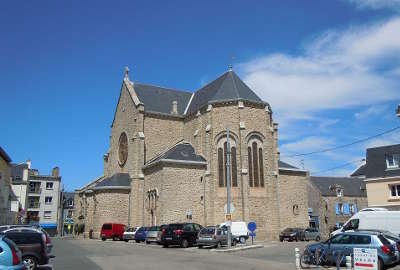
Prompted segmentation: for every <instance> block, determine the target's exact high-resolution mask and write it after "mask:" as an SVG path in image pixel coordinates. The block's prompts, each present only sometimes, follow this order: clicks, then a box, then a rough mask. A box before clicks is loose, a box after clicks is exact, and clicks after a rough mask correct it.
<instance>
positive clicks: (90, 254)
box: [51, 238, 304, 270]
mask: <svg viewBox="0 0 400 270" xmlns="http://www.w3.org/2000/svg"><path fill="white" fill-rule="evenodd" d="M52 241H53V244H54V249H53V250H54V252H53V253H54V255H56V258H55V259H53V260H52V262H51V263H52V265H53V269H57V270H64V269H65V270H67V269H68V270H71V269H85V270H86V269H87V270H94V269H115V270H120V269H121V270H122V269H135V270H136V269H146V270H147V269H149V270H150V269H157V270H159V269H163V270H177V269H185V270H186V269H187V270H192V269H193V270H200V269H201V270H212V269H218V270H232V269H241V270H242V269H243V270H246V269H249V270H253V269H276V270H280V269H282V270H283V269H285V270H286V269H295V266H294V247H295V245H297V246H300V247H301V246H304V244H303V243H284V244H283V245H282V244H281V243H270V244H265V245H266V247H265V248H260V249H252V250H246V251H240V252H235V253H216V252H213V251H211V250H210V249H198V248H188V249H182V248H162V247H161V246H157V245H146V244H136V243H134V242H129V243H125V242H118V241H116V242H114V241H106V242H102V241H98V240H72V239H70V240H66V239H57V238H55V239H53V240H52Z"/></svg>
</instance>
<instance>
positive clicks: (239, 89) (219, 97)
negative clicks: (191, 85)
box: [187, 70, 267, 114]
mask: <svg viewBox="0 0 400 270" xmlns="http://www.w3.org/2000/svg"><path fill="white" fill-rule="evenodd" d="M237 100H247V101H253V102H256V103H261V104H267V103H265V102H264V101H262V100H261V99H260V98H259V97H258V96H257V95H256V94H255V93H254V92H253V91H252V90H251V89H250V88H249V87H248V86H247V85H246V84H245V83H244V82H243V81H242V80H241V79H240V78H239V76H238V75H236V73H235V72H233V71H232V70H230V71H228V72H225V73H224V74H222V75H221V76H220V77H218V78H217V79H215V80H214V81H212V82H210V83H209V84H207V85H206V86H204V87H202V88H201V89H199V90H197V91H196V92H195V93H194V96H193V99H192V101H191V102H190V104H189V108H188V111H187V113H188V114H190V113H193V112H195V111H197V110H198V109H200V108H201V107H203V106H204V105H207V104H212V103H216V102H223V101H237Z"/></svg>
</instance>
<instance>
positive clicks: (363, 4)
mask: <svg viewBox="0 0 400 270" xmlns="http://www.w3.org/2000/svg"><path fill="white" fill-rule="evenodd" d="M167 2H168V3H167ZM399 11H400V3H399V1H397V0H394V1H385V0H381V1H380V0H365V1H358V0H338V1H301V2H300V1H268V2H267V1H263V2H262V3H261V2H260V1H246V3H245V2H243V1H198V2H193V1H158V2H156V1H152V2H149V1H68V2H62V3H61V2H55V1H40V2H38V1H35V2H27V1H26V2H15V1H7V2H3V3H2V4H1V8H0V36H1V42H0V81H1V87H0V101H1V108H2V111H3V115H2V117H1V119H2V120H1V132H0V144H1V146H2V147H3V148H4V149H5V150H6V151H7V152H8V153H9V155H10V156H11V158H12V159H13V161H14V162H23V161H25V160H27V159H28V158H30V159H32V165H33V167H34V168H37V169H39V170H40V171H41V173H43V174H47V173H50V171H51V168H52V167H54V166H56V165H58V166H60V170H61V174H62V176H63V182H64V185H65V188H66V189H68V190H72V189H74V188H77V187H80V186H82V185H84V184H85V183H87V182H88V181H90V180H92V179H93V178H95V177H97V176H99V175H101V174H102V170H103V158H102V156H103V154H104V153H106V152H107V150H108V147H109V135H110V125H111V121H112V118H113V113H114V109H115V106H116V103H117V100H118V95H119V90H120V86H121V82H122V77H123V68H124V66H126V65H127V66H129V67H130V69H131V72H130V77H131V80H133V81H139V82H146V83H152V84H156V85H162V86H167V87H172V88H178V89H186V90H196V89H198V88H199V87H200V86H201V85H203V84H204V83H206V82H208V81H210V80H213V79H215V78H216V77H217V76H218V75H220V74H222V73H223V72H224V71H226V70H227V68H228V66H229V64H230V62H231V58H232V55H234V56H235V59H234V69H235V71H236V72H237V73H238V74H239V75H240V76H241V77H242V78H243V79H244V80H245V82H246V83H248V84H249V85H250V86H251V87H252V88H253V89H254V90H255V91H256V92H257V94H258V95H259V96H260V97H262V98H263V99H264V100H265V101H267V102H269V103H270V104H271V106H272V109H273V111H274V119H275V120H276V121H277V122H279V124H280V130H279V132H280V150H281V155H282V159H283V160H286V161H289V162H292V163H293V164H295V165H297V166H302V165H303V164H304V166H305V168H307V169H309V170H310V171H311V172H316V173H317V174H325V175H347V174H348V173H349V172H351V171H352V170H353V169H354V168H355V167H356V165H357V162H355V163H353V164H352V165H350V166H347V167H343V168H340V169H337V170H330V171H326V172H324V171H325V170H327V169H329V168H332V167H335V166H339V165H341V164H344V163H346V162H350V161H357V160H360V159H361V158H362V157H363V156H364V155H365V149H366V147H371V146H376V145H384V144H391V143H399V142H400V133H399V132H398V131H397V132H393V133H391V134H388V135H386V136H382V137H379V138H376V139H373V140H370V141H368V142H365V143H362V144H358V145H355V146H353V147H350V148H345V149H341V150H338V151H333V152H328V153H324V154H320V155H312V156H307V157H303V158H292V157H289V156H290V155H291V154H293V153H304V152H309V151H314V150H320V149H324V148H327V147H332V146H336V145H340V144H343V143H348V142H352V141H354V140H358V139H361V138H364V137H368V136H371V135H374V134H376V133H379V132H382V131H385V130H388V129H391V128H393V127H395V126H398V125H400V120H399V119H398V118H396V116H395V114H394V109H395V107H396V106H397V104H398V103H399V102H400V88H399V86H400V79H399V78H400V57H399V55H400V15H399ZM301 159H303V160H301ZM321 171H322V172H321ZM319 172H321V173H319Z"/></svg>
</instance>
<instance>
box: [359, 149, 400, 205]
mask: <svg viewBox="0 0 400 270" xmlns="http://www.w3.org/2000/svg"><path fill="white" fill-rule="evenodd" d="M360 170H361V173H359V174H360V175H362V177H363V178H364V181H365V183H366V187H367V195H368V207H384V208H387V209H389V210H400V144H396V145H388V146H381V147H374V148H368V149H367V159H366V164H365V168H364V169H363V170H362V168H361V167H360V168H359V169H358V170H356V173H358V172H359V171H360ZM352 176H356V175H355V174H354V173H353V174H352Z"/></svg>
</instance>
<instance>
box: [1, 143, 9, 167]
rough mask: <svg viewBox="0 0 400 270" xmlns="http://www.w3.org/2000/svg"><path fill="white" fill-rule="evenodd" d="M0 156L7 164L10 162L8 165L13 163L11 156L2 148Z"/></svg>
mask: <svg viewBox="0 0 400 270" xmlns="http://www.w3.org/2000/svg"><path fill="white" fill-rule="evenodd" d="M0 156H1V157H2V158H3V159H4V160H5V161H6V162H8V163H10V162H11V158H10V156H9V155H8V154H7V153H6V151H5V150H4V149H3V148H1V146H0Z"/></svg>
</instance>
